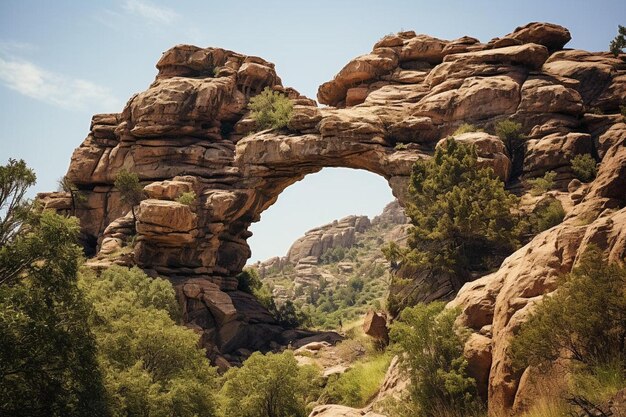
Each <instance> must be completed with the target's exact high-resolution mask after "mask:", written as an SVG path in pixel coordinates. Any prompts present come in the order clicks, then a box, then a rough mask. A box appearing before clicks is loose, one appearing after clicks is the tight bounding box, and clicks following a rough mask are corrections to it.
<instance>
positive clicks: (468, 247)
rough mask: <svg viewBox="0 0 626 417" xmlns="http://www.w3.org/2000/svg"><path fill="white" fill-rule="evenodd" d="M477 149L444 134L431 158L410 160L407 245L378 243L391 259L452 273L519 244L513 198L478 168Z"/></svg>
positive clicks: (496, 258)
mask: <svg viewBox="0 0 626 417" xmlns="http://www.w3.org/2000/svg"><path fill="white" fill-rule="evenodd" d="M477 162H478V158H477V156H476V150H475V148H474V147H473V146H468V145H465V144H462V143H459V142H456V141H455V140H454V139H452V138H449V139H448V140H447V142H446V144H445V145H444V146H440V147H438V148H437V150H436V151H435V155H434V157H433V158H432V159H428V160H419V161H417V162H416V163H415V165H414V166H413V172H412V174H411V182H410V186H409V201H408V204H407V209H406V210H407V214H408V215H409V217H410V218H411V223H412V224H413V227H412V228H411V229H410V231H409V240H408V249H404V248H400V247H398V246H397V245H390V246H387V247H385V248H384V249H383V252H384V254H385V255H386V256H387V259H388V260H389V261H390V262H392V263H395V264H404V265H413V266H416V267H418V268H421V269H426V270H430V271H442V272H446V273H451V274H454V275H455V276H456V277H457V278H458V279H459V280H460V281H465V280H466V279H467V277H468V276H469V275H470V273H471V271H487V270H489V269H491V268H494V267H496V266H498V265H499V264H500V262H501V261H502V260H503V259H504V257H505V256H507V255H508V254H510V253H511V252H512V251H513V250H514V249H515V248H516V247H517V245H518V240H517V239H518V235H519V230H518V222H519V219H518V218H517V216H515V215H514V214H513V213H512V209H513V207H514V206H515V204H516V202H517V198H516V197H515V196H513V195H512V194H510V193H508V192H507V191H506V190H505V189H504V184H503V183H502V181H500V180H499V179H498V178H497V177H496V176H495V175H494V173H493V170H492V169H491V168H479V167H478V164H477Z"/></svg>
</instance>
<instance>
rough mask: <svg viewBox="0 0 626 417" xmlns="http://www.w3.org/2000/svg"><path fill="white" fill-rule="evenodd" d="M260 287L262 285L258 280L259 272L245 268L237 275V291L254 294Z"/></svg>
mask: <svg viewBox="0 0 626 417" xmlns="http://www.w3.org/2000/svg"><path fill="white" fill-rule="evenodd" d="M262 286H263V283H262V282H261V279H260V278H259V272H258V271H257V270H256V269H255V268H246V269H244V270H243V271H241V272H240V273H239V275H237V289H238V290H239V291H243V292H247V293H248V294H254V293H255V291H259V290H260V289H261V287H262Z"/></svg>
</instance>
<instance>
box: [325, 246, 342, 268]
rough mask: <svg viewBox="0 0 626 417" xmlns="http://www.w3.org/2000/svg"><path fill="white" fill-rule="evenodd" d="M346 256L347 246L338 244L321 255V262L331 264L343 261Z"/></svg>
mask: <svg viewBox="0 0 626 417" xmlns="http://www.w3.org/2000/svg"><path fill="white" fill-rule="evenodd" d="M345 257H346V248H344V247H341V246H337V247H334V248H328V249H326V250H325V251H324V253H322V254H321V255H320V257H319V260H320V263H322V264H331V263H335V262H339V261H342V260H343V259H344V258H345Z"/></svg>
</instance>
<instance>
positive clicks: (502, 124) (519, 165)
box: [495, 119, 526, 180]
mask: <svg viewBox="0 0 626 417" xmlns="http://www.w3.org/2000/svg"><path fill="white" fill-rule="evenodd" d="M495 133H496V135H497V136H498V137H499V138H500V140H501V141H502V142H503V143H504V146H505V147H506V150H507V152H508V154H509V157H510V158H511V164H512V168H511V180H513V179H516V178H518V177H519V176H520V175H521V174H522V170H523V167H524V154H525V152H526V136H524V135H523V134H522V125H521V124H520V123H517V122H515V121H513V120H509V119H505V120H501V121H499V122H498V123H496V126H495Z"/></svg>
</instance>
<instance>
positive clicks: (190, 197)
mask: <svg viewBox="0 0 626 417" xmlns="http://www.w3.org/2000/svg"><path fill="white" fill-rule="evenodd" d="M176 201H178V202H179V203H180V204H184V205H186V206H190V205H192V204H193V203H195V201H196V193H194V192H193V191H189V192H185V193H182V194H181V195H180V196H178V198H177V199H176Z"/></svg>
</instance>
